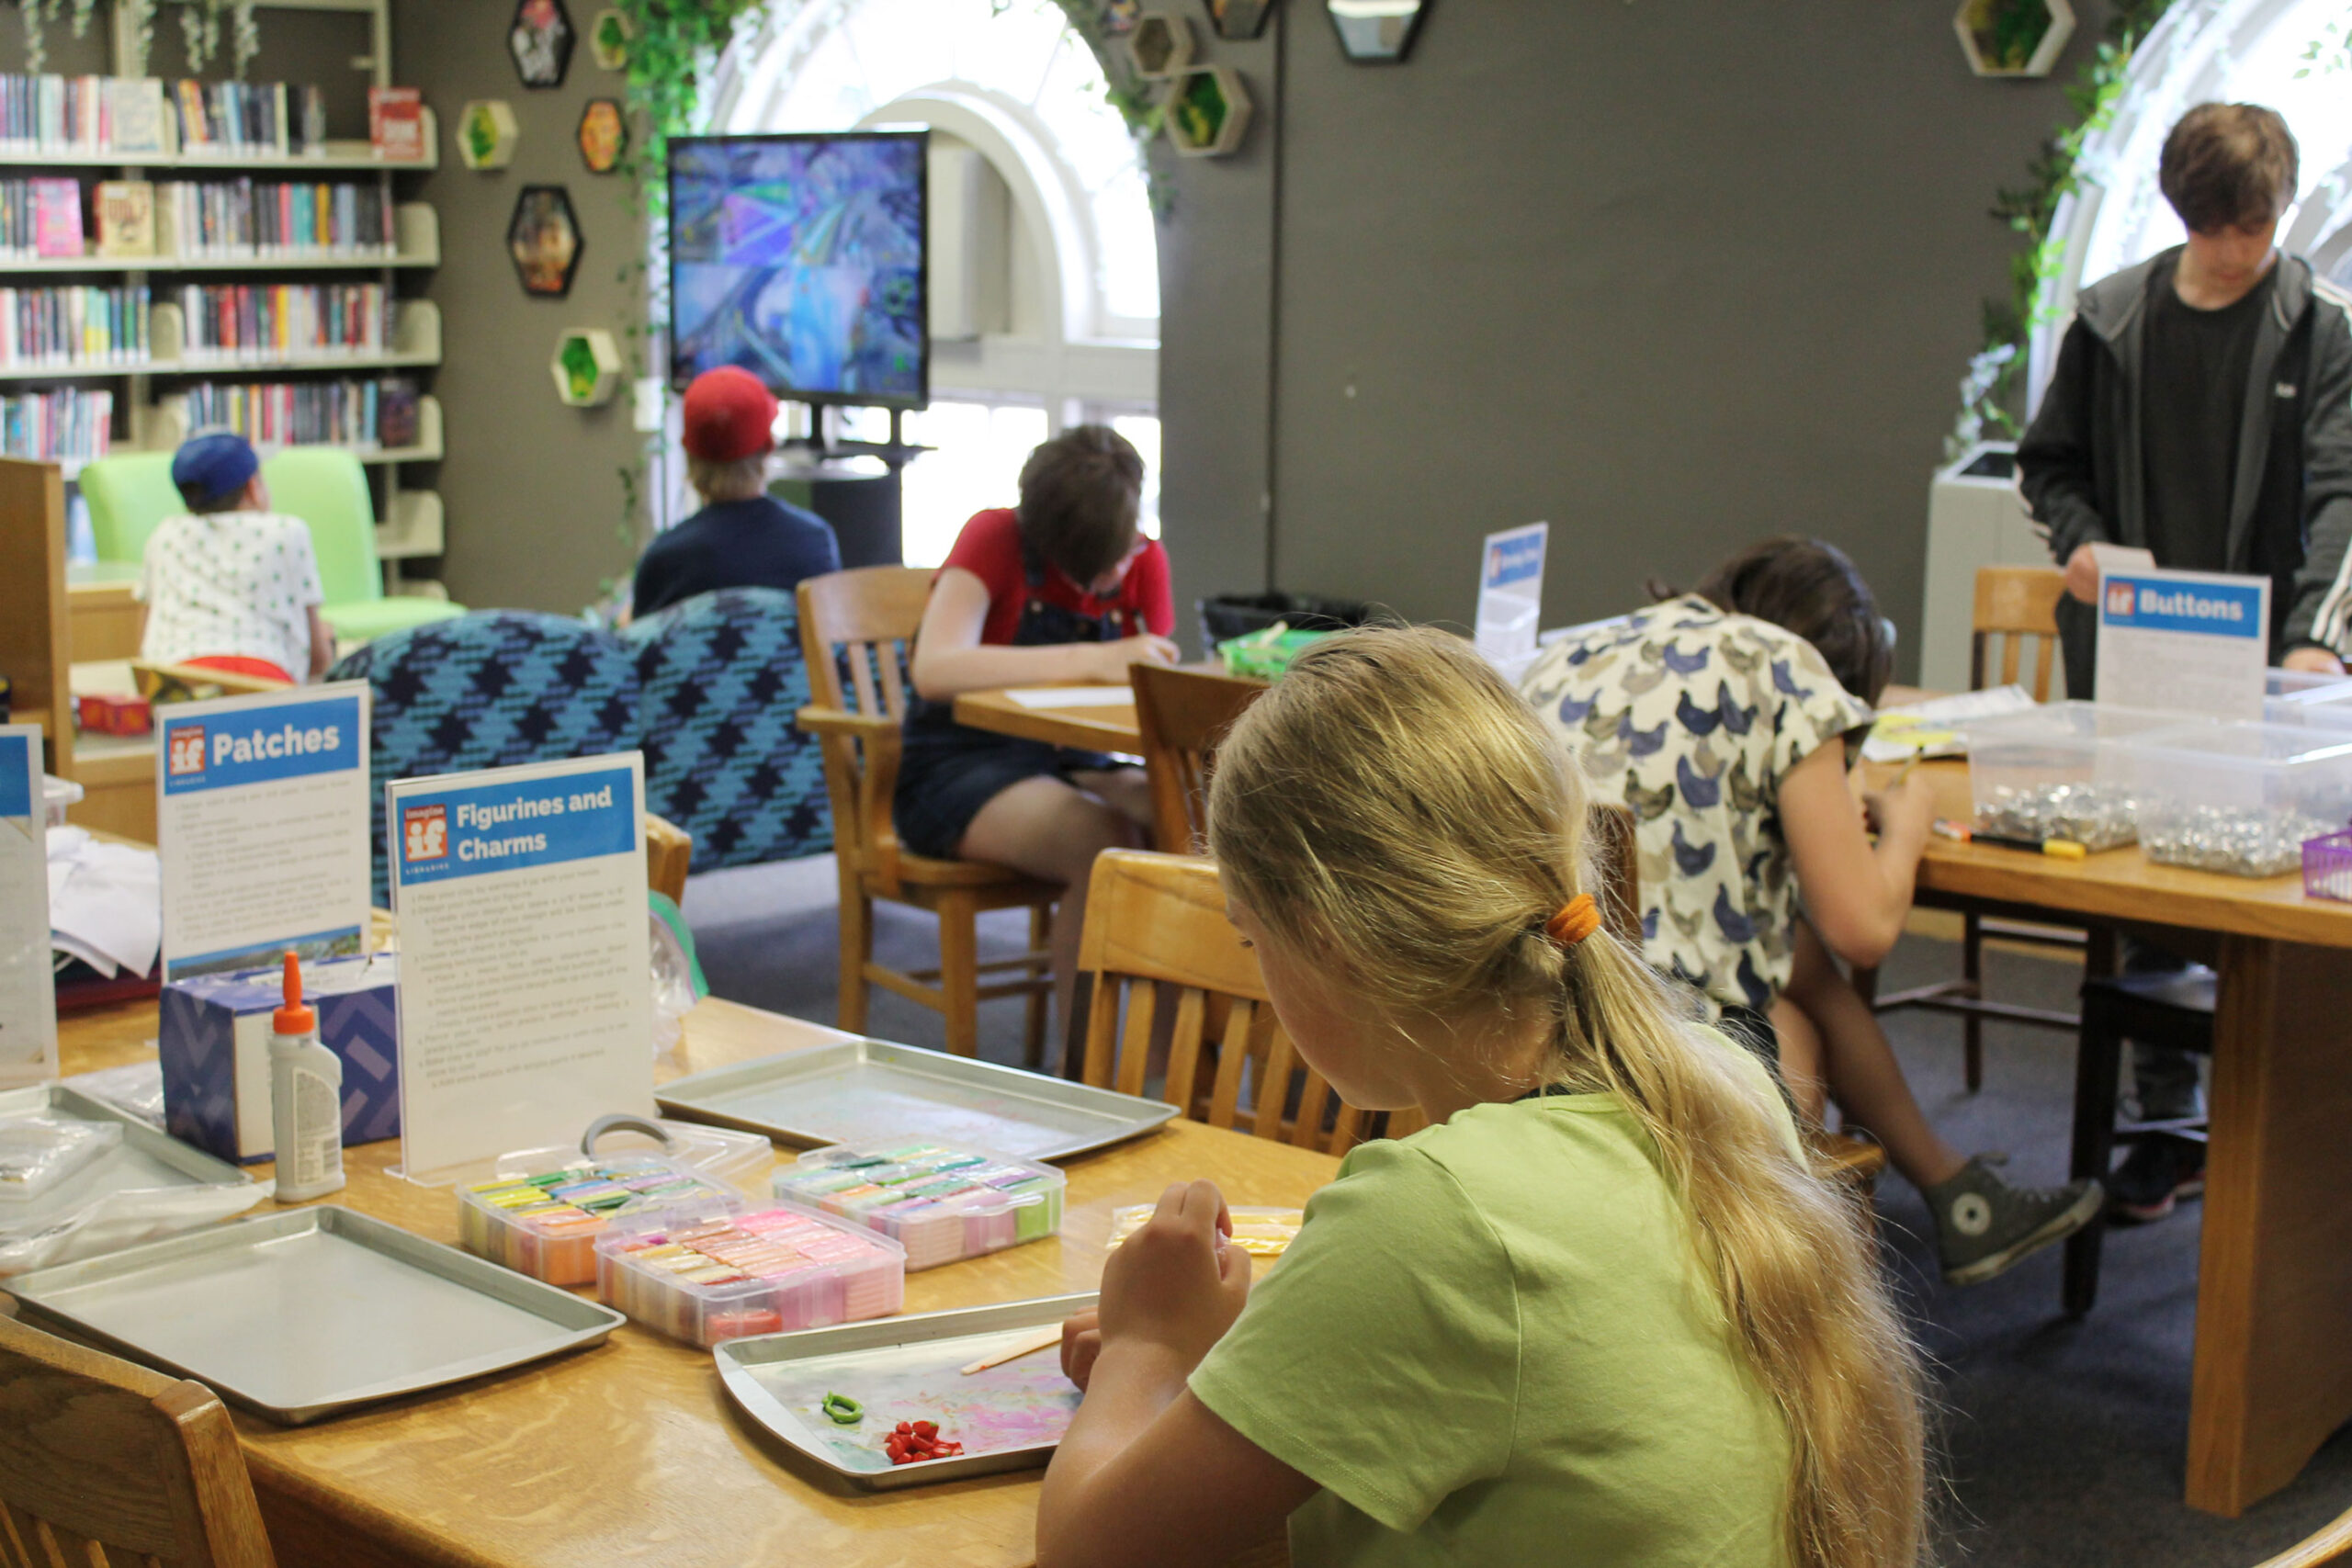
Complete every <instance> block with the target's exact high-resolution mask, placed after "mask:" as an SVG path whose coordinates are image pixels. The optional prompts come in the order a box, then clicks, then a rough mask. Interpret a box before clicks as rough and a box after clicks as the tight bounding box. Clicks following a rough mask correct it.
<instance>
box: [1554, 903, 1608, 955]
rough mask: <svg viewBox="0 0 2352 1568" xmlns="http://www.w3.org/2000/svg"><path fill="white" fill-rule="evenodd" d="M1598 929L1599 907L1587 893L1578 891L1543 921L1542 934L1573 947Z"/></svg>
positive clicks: (1565, 945) (1563, 944)
mask: <svg viewBox="0 0 2352 1568" xmlns="http://www.w3.org/2000/svg"><path fill="white" fill-rule="evenodd" d="M1599 930H1600V906H1599V905H1597V904H1595V903H1594V902H1593V901H1592V895H1591V894H1589V893H1579V894H1577V896H1576V897H1573V898H1571V899H1569V900H1568V901H1567V902H1566V904H1563V905H1561V906H1560V912H1559V913H1558V914H1556V915H1555V916H1553V917H1552V918H1551V919H1548V920H1546V921H1544V935H1545V936H1548V937H1550V938H1551V939H1552V940H1553V941H1554V942H1558V943H1559V944H1560V945H1561V946H1562V947H1574V946H1576V944H1577V943H1578V942H1582V941H1583V940H1584V939H1585V938H1587V937H1589V936H1590V935H1591V934H1592V933H1593V932H1595V931H1599Z"/></svg>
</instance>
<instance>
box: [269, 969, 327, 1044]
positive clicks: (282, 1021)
mask: <svg viewBox="0 0 2352 1568" xmlns="http://www.w3.org/2000/svg"><path fill="white" fill-rule="evenodd" d="M318 1026H319V1015H318V1014H317V1013H316V1012H315V1011H313V1010H311V1009H310V1008H308V1007H306V1006H304V1005H303V1002H302V961H301V960H300V959H299V958H297V957H295V956H294V954H293V953H292V952H290V951H289V952H288V953H287V954H286V1005H285V1006H284V1007H282V1008H279V1009H278V1010H277V1012H276V1013H274V1014H272V1015H271V1019H270V1027H271V1028H272V1029H275V1030H277V1032H278V1033H280V1034H308V1033H310V1032H311V1031H312V1030H314V1029H316V1028H318Z"/></svg>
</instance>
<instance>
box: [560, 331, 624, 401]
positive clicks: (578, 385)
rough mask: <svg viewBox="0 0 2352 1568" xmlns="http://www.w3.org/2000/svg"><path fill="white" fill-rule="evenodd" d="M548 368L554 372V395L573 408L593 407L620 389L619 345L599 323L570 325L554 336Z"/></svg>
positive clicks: (610, 398)
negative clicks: (595, 325)
mask: <svg viewBox="0 0 2352 1568" xmlns="http://www.w3.org/2000/svg"><path fill="white" fill-rule="evenodd" d="M624 368H626V367H625V366H624V365H623V363H622V360H621V351H620V345H619V344H616V343H615V342H614V341H613V334H612V333H609V332H606V331H605V329H604V328H602V327H571V328H568V329H566V331H565V332H564V333H563V335H562V336H560V337H559V338H557V339H556V344H555V358H554V359H553V360H552V361H550V362H549V364H548V369H549V370H550V371H552V372H553V373H554V375H555V392H556V396H557V397H560V398H561V399H562V400H564V401H565V402H566V403H568V404H570V405H571V407H573V408H576V409H593V408H595V407H596V406H598V405H599V404H601V403H608V402H610V401H612V400H613V394H614V393H615V392H616V391H618V390H619V389H620V385H621V372H622V370H623V369H624Z"/></svg>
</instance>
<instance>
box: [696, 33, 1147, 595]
mask: <svg viewBox="0 0 2352 1568" xmlns="http://www.w3.org/2000/svg"><path fill="white" fill-rule="evenodd" d="M1105 88H1106V83H1105V82H1104V80H1103V71H1102V67H1101V65H1100V63H1099V62H1097V61H1096V60H1095V58H1094V56H1093V54H1092V52H1091V51H1090V50H1089V49H1088V48H1087V46H1086V44H1085V43H1084V41H1083V40H1081V39H1080V38H1079V37H1078V36H1077V35H1076V34H1074V33H1073V32H1071V31H1070V30H1069V27H1068V25H1067V24H1066V22H1065V20H1064V18H1063V16H1062V13H1061V10H1060V8H1059V7H1058V6H1056V5H1054V4H1053V3H1052V0H1011V3H1010V4H1006V3H1005V0H801V3H799V4H797V5H794V4H790V3H788V0H779V3H778V4H775V5H774V6H770V7H769V8H768V10H767V11H766V12H765V13H764V14H763V17H762V18H761V20H760V22H759V24H758V25H757V26H756V27H754V28H748V29H746V30H745V32H744V33H743V34H742V35H741V36H740V37H739V38H738V39H737V40H736V41H735V43H734V44H733V45H731V46H730V47H729V51H728V53H727V56H726V58H725V59H724V60H723V61H722V62H720V68H719V71H718V77H717V80H716V83H715V91H714V92H713V94H712V107H711V113H710V119H709V127H710V129H711V130H714V131H735V132H741V131H760V130H853V129H859V128H868V127H874V126H880V125H909V124H917V125H927V126H929V127H930V128H931V130H932V141H933V193H934V201H933V290H934V293H935V294H937V293H939V292H940V291H942V290H943V289H946V290H953V291H956V299H957V300H958V301H959V305H960V307H961V308H960V309H959V310H958V311H957V312H956V315H957V321H956V322H955V323H950V325H951V326H953V327H954V328H955V330H956V332H957V334H958V335H955V336H944V337H935V338H934V341H933V347H932V372H931V374H932V406H931V408H930V409H929V410H928V411H926V412H922V413H919V414H911V415H909V416H908V417H907V419H906V421H905V431H906V434H907V438H908V439H909V440H910V441H912V442H914V443H916V444H917V445H919V446H931V447H934V448H936V450H935V451H933V452H932V453H930V454H928V455H926V456H924V457H921V458H918V459H917V460H916V461H915V462H914V463H912V464H911V465H910V466H909V468H908V469H907V471H906V489H905V498H906V535H905V537H906V558H907V560H908V561H909V562H910V563H911V564H915V565H929V564H932V563H933V562H936V561H938V560H939V559H941V558H944V556H945V554H946V552H947V549H948V547H949V546H950V545H952V544H953V543H954V541H955V537H956V530H957V529H958V528H959V527H961V526H962V525H963V523H964V521H965V519H966V518H967V517H968V516H969V515H970V514H971V513H972V512H973V511H974V510H976V509H977V508H978V507H981V506H987V505H1000V504H1001V505H1010V504H1011V503H1012V500H1013V499H1014V491H1015V481H1016V479H1017V478H1018V476H1019V473H1020V468H1021V461H1022V459H1023V457H1026V456H1027V454H1028V451H1029V449H1030V447H1032V446H1035V445H1036V443H1037V442H1039V441H1042V440H1044V439H1045V438H1046V436H1047V435H1048V434H1052V433H1053V432H1055V431H1057V430H1059V429H1061V428H1062V427H1063V426H1065V425H1067V424H1070V423H1078V422H1080V421H1083V420H1090V419H1095V420H1103V421H1107V422H1109V423H1113V424H1114V425H1115V426H1116V427H1118V428H1119V429H1120V430H1121V431H1123V432H1124V433H1125V434H1126V435H1127V436H1128V438H1129V439H1130V440H1133V441H1135V442H1136V446H1137V447H1138V448H1139V449H1140V450H1141V451H1142V453H1143V457H1144V459H1145V462H1146V464H1147V466H1148V472H1149V474H1150V488H1151V493H1150V494H1148V495H1147V496H1146V498H1145V502H1146V505H1145V511H1146V518H1147V526H1148V527H1149V528H1150V529H1152V530H1153V531H1154V532H1157V529H1158V508H1157V499H1158V488H1159V487H1158V478H1159V418H1158V400H1159V253H1158V241H1157V236H1156V235H1155V233H1154V231H1153V221H1152V213H1151V203H1150V197H1149V192H1148V186H1147V184H1146V181H1145V177H1144V172H1143V167H1142V163H1141V160H1140V157H1139V156H1138V154H1137V152H1136V143H1135V140H1134V138H1133V137H1132V136H1131V135H1129V133H1128V130H1127V127H1126V123H1125V120H1123V119H1122V118H1120V115H1119V113H1118V111H1117V110H1116V109H1114V107H1111V104H1110V102H1109V100H1108V97H1107V96H1106V92H1105ZM943 170H945V171H947V172H946V174H945V175H943ZM943 178H948V179H952V180H953V181H954V182H955V186H956V191H957V192H958V193H961V199H962V201H963V205H962V207H960V208H959V209H957V210H958V212H959V213H960V214H961V217H960V220H957V221H956V222H954V223H953V224H952V225H951V224H949V223H947V222H946V221H945V220H946V218H947V209H946V208H945V207H944V204H943V203H942V201H941V199H940V195H941V191H940V186H941V182H942V180H943ZM943 264H944V265H943ZM935 319H936V318H935ZM851 428H852V432H853V433H854V434H874V433H869V432H864V431H860V430H858V429H857V428H856V426H855V425H854V424H853V426H852V427H851Z"/></svg>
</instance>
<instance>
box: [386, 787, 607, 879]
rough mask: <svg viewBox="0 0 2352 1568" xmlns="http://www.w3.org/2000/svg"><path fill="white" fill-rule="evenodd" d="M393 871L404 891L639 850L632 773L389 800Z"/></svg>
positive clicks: (449, 790)
mask: <svg viewBox="0 0 2352 1568" xmlns="http://www.w3.org/2000/svg"><path fill="white" fill-rule="evenodd" d="M388 827H389V829H390V833H391V840H392V846H393V849H394V850H395V854H394V856H393V862H394V865H393V870H394V872H395V874H396V881H397V883H398V885H399V886H402V887H421V886H424V885H426V884H427V883H434V882H447V881H449V880H451V879H453V878H456V877H461V876H481V875H484V874H488V873H490V872H493V871H520V870H523V869H525V868H526V867H529V866H540V865H559V864H561V863H563V862H565V861H575V860H593V859H594V858H595V857H596V856H598V855H614V854H633V853H635V852H636V850H637V792H636V789H635V788H634V787H633V784H632V781H631V779H630V776H629V770H628V769H627V768H599V769H597V770H595V771H594V772H592V773H562V774H556V775H552V776H548V775H542V776H540V777H537V778H531V779H511V780H501V781H499V782H497V783H494V784H459V785H457V786H455V787H453V788H449V789H439V790H434V791H432V792H430V793H424V794H413V795H412V794H401V795H394V796H393V797H392V800H391V820H390V823H389V824H388Z"/></svg>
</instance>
